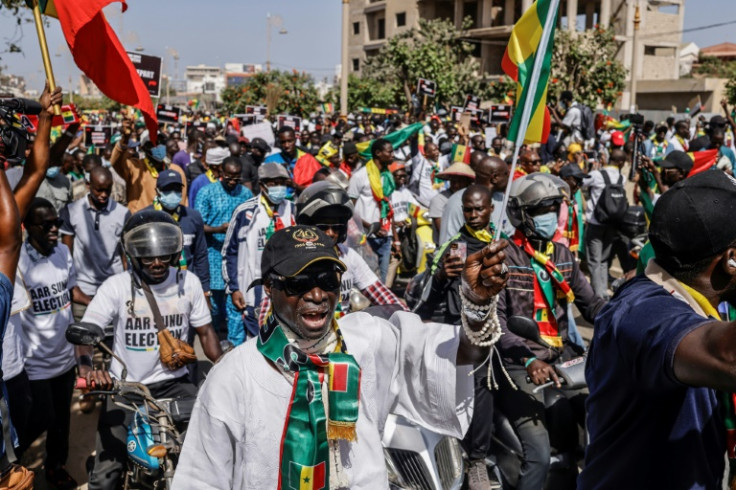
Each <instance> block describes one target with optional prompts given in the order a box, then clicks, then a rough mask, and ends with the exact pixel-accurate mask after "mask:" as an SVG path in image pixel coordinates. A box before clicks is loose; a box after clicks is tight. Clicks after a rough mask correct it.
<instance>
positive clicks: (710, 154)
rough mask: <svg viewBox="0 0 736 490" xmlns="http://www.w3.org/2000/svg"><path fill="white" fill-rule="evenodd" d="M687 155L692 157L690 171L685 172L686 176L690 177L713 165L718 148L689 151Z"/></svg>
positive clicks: (715, 161) (716, 158)
mask: <svg viewBox="0 0 736 490" xmlns="http://www.w3.org/2000/svg"><path fill="white" fill-rule="evenodd" d="M688 155H689V156H690V158H692V159H693V168H691V169H690V173H689V174H687V176H688V177H692V176H693V175H697V174H699V173H700V172H704V171H706V170H709V169H710V168H712V167H713V165H715V164H716V163H718V149H713V150H702V151H695V152H693V151H691V152H689V153H688Z"/></svg>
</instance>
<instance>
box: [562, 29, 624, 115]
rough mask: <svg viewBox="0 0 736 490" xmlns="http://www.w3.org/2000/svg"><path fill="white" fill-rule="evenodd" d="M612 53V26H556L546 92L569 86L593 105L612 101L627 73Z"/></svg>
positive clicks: (613, 43)
mask: <svg viewBox="0 0 736 490" xmlns="http://www.w3.org/2000/svg"><path fill="white" fill-rule="evenodd" d="M615 54H616V41H615V40H614V32H613V29H611V28H609V29H602V28H599V27H596V28H595V29H590V30H587V31H583V32H576V33H571V32H569V31H567V30H563V29H557V31H556V33H555V47H554V53H553V55H552V73H551V76H550V83H549V95H554V96H558V97H559V95H560V93H561V92H562V91H563V90H570V91H572V93H573V94H575V100H577V101H578V102H582V103H584V104H587V105H589V106H590V107H593V108H595V107H597V106H598V104H602V105H603V106H606V105H608V104H613V103H615V102H616V100H617V99H618V98H619V97H620V96H621V92H622V91H623V89H624V80H625V79H626V73H627V70H626V68H624V66H623V64H621V62H620V61H618V60H616V59H615Z"/></svg>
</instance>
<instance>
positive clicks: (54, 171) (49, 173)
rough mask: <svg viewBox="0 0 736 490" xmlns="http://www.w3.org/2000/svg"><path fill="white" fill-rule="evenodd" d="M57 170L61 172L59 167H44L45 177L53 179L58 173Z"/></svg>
mask: <svg viewBox="0 0 736 490" xmlns="http://www.w3.org/2000/svg"><path fill="white" fill-rule="evenodd" d="M59 172H61V167H49V168H48V169H46V177H48V178H49V179H53V178H54V177H56V176H57V175H59Z"/></svg>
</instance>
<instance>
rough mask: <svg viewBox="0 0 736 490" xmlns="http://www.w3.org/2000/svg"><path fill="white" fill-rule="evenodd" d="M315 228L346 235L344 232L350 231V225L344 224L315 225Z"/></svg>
mask: <svg viewBox="0 0 736 490" xmlns="http://www.w3.org/2000/svg"><path fill="white" fill-rule="evenodd" d="M314 226H316V227H317V228H319V229H320V230H322V231H325V232H326V231H328V230H332V231H334V232H335V233H338V234H340V233H344V232H346V231H347V230H348V225H346V224H343V223H334V224H330V223H319V224H317V225H314Z"/></svg>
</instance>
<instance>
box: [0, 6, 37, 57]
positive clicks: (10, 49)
mask: <svg viewBox="0 0 736 490" xmlns="http://www.w3.org/2000/svg"><path fill="white" fill-rule="evenodd" d="M3 9H5V10H8V11H10V14H11V15H12V16H13V17H15V23H16V25H17V26H18V28H17V29H16V37H13V38H9V37H8V36H5V37H4V39H5V46H6V48H5V50H3V51H0V54H4V53H20V52H21V49H20V46H19V44H18V43H19V42H20V38H21V37H22V36H23V31H22V29H21V26H22V25H23V24H27V23H29V22H33V15H32V11H31V9H29V8H28V6H27V5H26V2H25V0H0V12H2V10H3Z"/></svg>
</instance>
